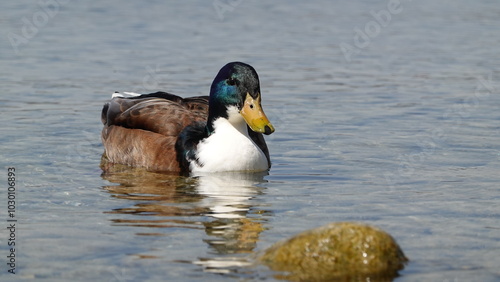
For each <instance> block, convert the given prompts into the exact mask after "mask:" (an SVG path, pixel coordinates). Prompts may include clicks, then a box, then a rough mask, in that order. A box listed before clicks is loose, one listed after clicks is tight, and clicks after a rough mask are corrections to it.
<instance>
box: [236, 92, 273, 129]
mask: <svg viewBox="0 0 500 282" xmlns="http://www.w3.org/2000/svg"><path fill="white" fill-rule="evenodd" d="M240 113H241V115H242V116H243V118H244V119H245V121H246V123H247V124H248V126H249V127H250V128H251V129H252V130H253V131H255V132H260V133H264V134H266V135H269V134H271V133H273V132H274V126H273V125H272V124H271V122H270V121H269V120H268V119H267V117H266V114H265V113H264V111H263V110H262V106H261V105H260V93H259V94H258V95H257V99H254V98H252V96H251V95H250V94H249V93H247V97H246V98H245V103H244V104H243V108H242V109H241V111H240Z"/></svg>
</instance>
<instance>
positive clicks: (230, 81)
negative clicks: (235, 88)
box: [226, 77, 236, 85]
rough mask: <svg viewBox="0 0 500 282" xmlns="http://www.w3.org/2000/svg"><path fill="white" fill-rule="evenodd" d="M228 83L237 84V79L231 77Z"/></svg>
mask: <svg viewBox="0 0 500 282" xmlns="http://www.w3.org/2000/svg"><path fill="white" fill-rule="evenodd" d="M226 83H227V85H235V84H236V79H234V78H232V77H230V78H228V79H227V80H226Z"/></svg>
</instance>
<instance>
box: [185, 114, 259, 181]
mask: <svg viewBox="0 0 500 282" xmlns="http://www.w3.org/2000/svg"><path fill="white" fill-rule="evenodd" d="M240 119H241V120H240ZM213 125H214V126H213V127H214V133H212V134H211V135H210V136H209V137H207V138H206V139H204V140H203V141H201V142H200V143H199V144H198V147H197V158H198V162H199V164H197V163H196V162H192V163H191V167H190V169H191V172H193V173H196V172H218V171H264V170H267V169H268V168H269V167H268V163H267V158H266V155H265V154H264V153H263V152H262V150H261V149H260V148H259V147H258V146H257V145H256V144H255V143H254V142H253V141H252V139H251V138H250V137H249V136H248V129H247V126H246V123H245V121H244V120H243V118H242V117H241V115H240V114H239V113H238V114H234V115H230V118H229V120H228V119H225V118H219V119H217V120H215V121H214V124H213Z"/></svg>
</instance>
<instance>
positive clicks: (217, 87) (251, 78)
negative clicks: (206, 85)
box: [208, 62, 274, 134]
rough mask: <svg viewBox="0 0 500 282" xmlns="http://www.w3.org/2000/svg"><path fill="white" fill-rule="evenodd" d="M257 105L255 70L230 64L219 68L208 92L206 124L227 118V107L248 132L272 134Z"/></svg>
mask: <svg viewBox="0 0 500 282" xmlns="http://www.w3.org/2000/svg"><path fill="white" fill-rule="evenodd" d="M260 102H261V95H260V85H259V76H258V75H257V72H256V71H255V69H254V68H253V67H252V66H250V65H248V64H245V63H241V62H232V63H229V64H227V65H225V66H224V67H222V69H221V70H220V71H219V73H218V74H217V76H216V77H215V79H214V81H213V83H212V87H211V88H210V102H209V114H208V120H209V122H210V121H213V120H215V119H216V118H219V117H224V118H228V113H227V109H228V107H230V106H235V107H237V108H238V111H239V113H240V114H241V116H242V117H243V118H244V119H245V121H246V123H247V124H248V126H249V127H250V129H252V130H253V131H255V132H260V133H264V134H271V133H273V132H274V127H273V125H272V124H271V122H270V121H269V120H268V119H267V117H266V114H265V113H264V111H263V110H262V106H261V103H260Z"/></svg>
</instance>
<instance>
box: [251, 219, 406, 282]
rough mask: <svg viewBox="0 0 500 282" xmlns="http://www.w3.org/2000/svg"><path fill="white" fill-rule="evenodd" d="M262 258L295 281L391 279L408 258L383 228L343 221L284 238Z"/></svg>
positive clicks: (260, 260)
mask: <svg viewBox="0 0 500 282" xmlns="http://www.w3.org/2000/svg"><path fill="white" fill-rule="evenodd" d="M258 261H259V262H260V263H262V264H265V265H267V266H268V267H269V268H271V269H272V270H275V271H280V272H285V273H286V274H284V275H281V276H277V278H281V279H287V280H292V281H329V280H337V281H338V280H340V281H343V280H348V281H353V280H354V281H391V280H392V279H393V278H394V277H396V276H397V275H398V271H399V270H401V269H403V268H404V265H405V264H406V263H407V261H408V259H407V258H406V257H405V255H404V253H403V251H402V250H401V248H400V247H399V245H398V244H397V243H396V241H395V240H394V239H393V238H392V237H391V235H389V234H388V233H386V232H384V231H383V230H381V229H378V228H375V227H372V226H369V225H365V224H360V223H352V222H339V223H331V224H328V225H325V226H322V227H319V228H315V229H312V230H308V231H305V232H302V233H300V234H297V235H296V236H294V237H292V238H290V239H287V240H285V241H280V242H278V243H276V244H274V245H273V246H271V247H270V248H268V249H267V250H265V251H264V253H263V254H262V255H261V256H259V257H258ZM367 279H368V280H367ZM370 279H371V280H370Z"/></svg>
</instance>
